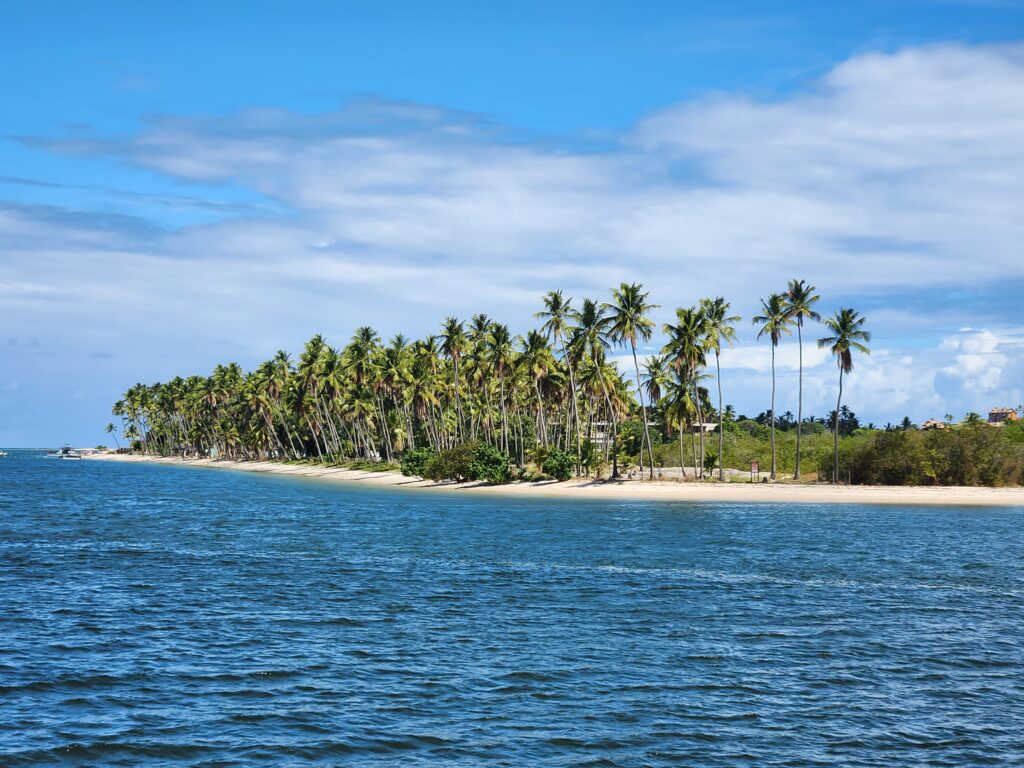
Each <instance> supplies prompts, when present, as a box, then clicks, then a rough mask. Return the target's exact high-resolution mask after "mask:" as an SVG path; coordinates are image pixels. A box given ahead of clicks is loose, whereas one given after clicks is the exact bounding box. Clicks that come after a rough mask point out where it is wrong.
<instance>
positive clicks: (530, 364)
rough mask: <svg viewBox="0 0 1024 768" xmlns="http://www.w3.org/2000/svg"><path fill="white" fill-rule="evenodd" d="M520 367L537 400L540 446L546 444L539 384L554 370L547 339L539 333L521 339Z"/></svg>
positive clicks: (545, 424) (545, 428) (532, 332)
mask: <svg viewBox="0 0 1024 768" xmlns="http://www.w3.org/2000/svg"><path fill="white" fill-rule="evenodd" d="M519 362H520V365H521V366H522V367H523V369H524V371H525V372H526V373H527V375H528V376H529V377H530V380H531V381H532V382H533V391H534V395H535V397H536V399H537V434H538V436H539V437H540V441H539V442H540V444H541V445H546V444H547V423H546V421H545V419H544V398H543V397H541V392H540V382H541V380H542V379H544V378H546V377H547V376H548V374H550V373H551V371H552V370H553V369H554V368H555V359H554V357H553V356H552V355H551V348H550V347H548V339H547V336H545V335H544V334H543V333H540V332H539V331H530V332H529V333H528V334H526V338H525V339H523V352H522V355H521V356H520V360H519Z"/></svg>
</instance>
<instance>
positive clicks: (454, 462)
mask: <svg viewBox="0 0 1024 768" xmlns="http://www.w3.org/2000/svg"><path fill="white" fill-rule="evenodd" d="M421 477H425V478H426V479H427V480H456V481H459V482H463V481H466V480H482V481H483V482H485V483H507V482H509V481H511V480H512V459H511V458H510V457H509V455H508V454H507V453H505V452H504V451H499V450H498V449H497V448H495V447H494V446H492V445H488V444H486V443H460V444H459V445H456V446H455V447H454V448H449V449H448V450H447V451H441V453H439V454H437V455H436V456H434V457H433V458H431V459H429V460H427V462H426V463H425V465H424V467H423V474H422V475H421Z"/></svg>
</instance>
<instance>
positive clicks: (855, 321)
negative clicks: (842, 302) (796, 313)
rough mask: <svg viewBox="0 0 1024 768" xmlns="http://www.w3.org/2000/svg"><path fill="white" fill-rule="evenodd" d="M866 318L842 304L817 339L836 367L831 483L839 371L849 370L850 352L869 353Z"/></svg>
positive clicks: (836, 449)
mask: <svg viewBox="0 0 1024 768" xmlns="http://www.w3.org/2000/svg"><path fill="white" fill-rule="evenodd" d="M866 320H867V318H865V317H863V316H861V315H860V314H858V313H857V311H856V310H854V309H850V308H849V307H844V308H843V309H840V310H839V311H838V312H836V313H835V314H834V315H832V317H830V318H828V319H827V320H825V327H826V328H827V329H828V330H829V331H830V333H831V335H829V336H825V337H823V338H820V339H818V348H819V349H824V348H825V347H828V348H829V351H830V352H831V353H832V355H833V356H834V357H835V358H836V364H837V365H838V366H839V395H838V396H837V397H836V411H835V416H834V417H833V420H832V482H833V483H837V482H839V410H840V404H841V403H842V400H843V374H844V373H850V372H851V371H852V370H853V352H854V351H857V352H860V353H862V354H865V355H870V354H871V350H870V349H868V347H867V342H869V341H871V332H870V331H866V330H864V323H865V321H866Z"/></svg>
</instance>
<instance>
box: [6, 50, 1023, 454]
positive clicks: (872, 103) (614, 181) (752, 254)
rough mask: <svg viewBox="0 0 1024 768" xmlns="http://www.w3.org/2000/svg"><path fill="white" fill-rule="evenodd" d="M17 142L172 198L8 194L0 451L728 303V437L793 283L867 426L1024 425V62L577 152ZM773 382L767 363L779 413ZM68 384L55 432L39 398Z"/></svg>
mask: <svg viewBox="0 0 1024 768" xmlns="http://www.w3.org/2000/svg"><path fill="white" fill-rule="evenodd" d="M20 141H22V142H23V143H25V144H28V145H31V146H32V147H34V148H36V149H37V150H38V151H42V152H45V153H47V154H54V155H68V154H73V155H77V156H80V157H83V158H87V159H94V160H95V161H96V162H105V163H109V162H111V161H113V162H115V163H117V164H118V165H121V166H127V167H130V168H134V169H140V170H141V171H145V172H146V173H148V174H152V175H154V176H156V177H159V178H161V179H164V180H171V181H173V182H174V184H175V185H176V186H177V187H178V188H179V189H180V190H181V193H180V194H174V195H163V194H161V195H155V194H148V193H136V192H133V191H132V190H130V189H119V188H115V187H105V186H102V185H97V186H95V187H94V188H93V189H92V194H94V195H95V201H96V204H95V205H94V206H92V207H89V208H86V207H81V206H79V207H73V206H69V205H63V204H60V203H59V202H55V201H56V200H59V199H60V195H59V192H60V190H57V192H56V193H55V195H54V197H53V199H52V200H47V201H39V200H34V201H33V202H27V201H26V200H25V199H22V198H19V196H18V195H17V190H19V189H21V188H24V187H25V186H26V185H30V184H32V183H33V182H32V181H31V180H29V179H20V178H7V182H8V183H7V186H6V187H4V188H3V190H4V191H5V192H7V193H8V194H7V195H6V199H5V200H0V248H2V252H3V259H2V262H0V296H2V297H3V303H4V306H5V307H6V308H7V313H6V314H7V315H8V318H7V321H6V325H7V329H6V333H5V336H6V337H7V338H6V341H5V343H6V350H7V353H8V354H7V357H8V359H9V360H10V361H12V365H11V366H10V367H9V368H7V369H6V370H5V372H4V379H5V380H3V381H0V409H2V410H0V413H3V414H4V424H3V430H0V442H6V443H8V444H15V443H18V444H26V443H27V442H30V441H31V440H30V436H31V435H37V434H43V435H45V437H46V439H49V440H51V441H52V440H55V439H59V432H58V430H59V429H60V428H61V424H62V423H67V420H68V419H72V418H79V417H77V416H76V417H72V416H69V414H70V413H71V412H72V410H73V409H74V408H78V409H79V411H80V412H81V413H82V414H83V416H81V421H80V422H79V423H78V425H76V426H75V429H76V430H80V431H79V432H78V434H80V435H83V436H85V435H89V436H90V437H91V436H93V435H96V436H97V437H96V438H94V439H98V435H99V430H100V429H101V428H102V424H104V423H106V420H107V414H108V412H109V404H110V403H111V402H112V401H113V399H115V397H116V394H117V393H118V392H120V391H121V390H123V389H125V388H126V387H128V386H130V385H131V384H132V383H134V382H135V381H137V380H142V381H151V380H159V379H166V378H170V377H172V376H174V375H177V374H182V375H186V374H190V373H194V372H204V371H206V370H208V369H209V368H210V367H212V365H213V364H214V363H215V362H220V361H227V360H229V359H230V360H238V361H239V362H241V363H243V365H247V366H250V367H251V366H252V365H254V364H255V363H256V362H257V361H258V360H261V359H264V358H267V357H269V356H271V355H272V354H273V352H274V351H275V350H276V349H277V348H279V347H285V348H289V349H292V350H296V349H297V348H298V347H299V346H301V344H302V342H303V340H304V339H305V338H307V337H309V336H310V335H312V334H313V333H317V332H321V333H324V334H325V335H326V336H327V338H328V340H329V341H331V342H332V343H334V344H337V345H340V344H343V343H345V341H346V340H347V339H348V337H349V335H350V334H351V331H352V330H353V329H354V328H355V327H356V326H357V325H362V324H370V325H372V326H374V327H375V328H376V329H377V330H378V331H379V332H381V333H382V334H384V335H388V334H392V333H395V332H398V331H402V332H404V333H406V334H407V335H425V334H426V333H433V332H435V330H436V327H437V324H438V322H439V321H440V319H441V318H442V317H443V316H444V315H446V314H456V315H459V316H466V315H468V314H470V313H473V312H480V311H483V312H486V313H488V314H490V315H492V316H495V317H497V318H499V319H501V320H503V321H506V322H509V323H510V324H511V325H512V327H513V328H515V329H518V330H525V329H526V328H527V327H529V326H530V323H531V322H532V320H531V314H532V312H533V311H535V310H536V309H537V306H538V303H539V297H540V295H541V294H542V293H543V292H545V291H547V290H549V289H553V288H561V289H564V290H565V291H566V292H567V293H568V294H569V295H571V296H574V297H577V300H578V299H579V298H580V297H582V296H594V297H599V298H604V297H605V296H606V295H607V291H608V288H609V287H610V286H612V285H617V284H618V283H619V282H621V281H639V282H642V283H644V284H645V286H646V287H647V288H648V289H649V290H650V291H651V292H652V296H651V298H652V300H654V301H655V302H657V303H659V304H661V305H662V308H661V309H660V310H659V315H658V317H657V319H658V320H659V322H660V321H664V320H667V319H669V318H670V317H671V312H672V309H673V308H674V307H676V306H682V305H687V304H690V303H694V302H696V301H697V299H698V298H699V297H701V296H705V295H723V296H725V297H726V298H728V299H729V300H730V301H731V302H732V303H733V307H734V309H735V310H736V311H738V312H739V313H740V314H741V315H743V317H744V323H743V325H742V328H741V332H740V337H741V344H740V345H739V347H738V348H737V349H736V350H735V351H731V352H728V353H726V354H725V355H724V356H723V359H722V363H723V367H724V368H725V375H726V376H727V377H728V378H727V379H726V383H725V389H726V400H727V401H729V402H732V403H734V405H735V407H736V409H737V410H738V411H740V412H747V413H756V412H759V411H761V410H764V409H765V408H766V407H767V394H768V390H767V387H768V379H767V376H766V375H765V372H766V369H767V366H768V362H769V350H768V348H767V346H764V345H761V344H757V343H755V341H754V333H753V331H752V329H751V327H750V325H749V320H747V318H749V317H750V316H751V315H753V314H755V313H756V310H757V308H758V302H759V299H760V298H761V297H763V296H765V295H767V294H768V293H769V292H771V291H773V290H780V289H782V288H784V287H785V284H786V282H787V281H788V280H789V279H790V278H794V277H799V278H804V279H807V280H808V281H810V282H812V283H814V284H815V285H816V286H817V287H818V289H819V291H820V292H821V294H822V297H823V298H822V302H821V305H820V306H821V308H822V310H823V311H826V312H830V311H831V310H832V309H835V308H838V307H839V306H841V305H852V306H855V307H857V308H858V309H859V310H861V311H862V312H863V313H864V314H866V315H867V316H868V318H869V325H870V327H871V329H872V330H873V331H874V334H875V341H874V343H873V348H874V354H873V355H872V356H871V357H870V358H865V359H861V360H858V361H857V367H856V369H855V372H854V375H853V376H852V377H851V378H850V380H849V389H848V390H847V391H848V392H849V393H850V394H849V399H848V402H849V404H850V406H851V407H852V408H853V409H854V410H855V411H857V412H858V413H859V414H861V415H862V416H864V417H866V418H869V419H871V420H874V421H876V422H879V423H882V422H885V421H896V420H898V419H899V418H901V417H902V416H903V415H905V414H906V415H910V416H911V417H912V418H913V419H915V420H922V419H924V418H927V417H929V416H941V415H942V414H943V413H946V412H950V413H954V414H958V415H959V414H962V413H964V412H966V411H969V410H976V411H982V410H984V409H987V408H988V407H989V406H995V405H1011V406H1016V405H1018V404H1020V403H1022V402H1024V383H1022V382H1024V355H1022V352H1024V321H1022V318H1021V313H1020V296H1021V289H1022V287H1024V258H1022V253H1021V250H1022V243H1024V215H1022V214H1024V46H1022V45H994V44H993V45H974V46H968V45H934V46H925V47H909V48H903V49H901V50H899V51H896V52H893V53H865V54H861V55H857V56H854V57H853V58H850V59H848V60H846V61H844V62H842V63H840V64H838V65H836V66H835V67H833V68H832V69H830V70H829V71H828V72H826V73H825V74H824V75H823V76H822V77H820V78H818V79H816V80H814V81H813V82H809V83H808V84H807V87H806V88H804V89H801V90H797V91H794V92H792V93H788V94H786V95H782V96H779V97H777V98H775V99H771V100H768V99H756V98H751V97H748V96H744V95H736V94H731V93H727V92H723V93H718V94H715V95H710V96H706V97H702V98H698V99H691V100H687V101H684V102H682V103H679V104H676V105H673V106H670V107H668V108H665V109H662V110H660V111H657V112H654V113H652V114H649V115H647V116H645V117H644V118H643V119H641V120H639V121H638V122H636V123H635V124H634V125H632V126H631V127H630V128H628V129H627V130H625V131H623V132H621V133H620V134H619V135H616V136H608V135H603V136H601V137H600V138H598V139H592V140H581V139H580V137H568V136H551V135H537V134H531V133H528V132H525V131H523V130H521V129H516V128H513V127H510V126H506V125H501V124H498V123H497V122H495V121H494V120H492V119H489V118H487V117H486V116H482V115H476V114H470V113H466V112H460V111H456V110H450V109H446V108H445V107H444V106H443V105H424V104H412V103H405V102H394V101H387V100H382V99H361V100H355V101H351V102H348V103H347V104H345V105H344V106H342V107H341V108H339V109H337V110H336V111H333V112H327V113H301V112H297V111H292V110H285V109H251V110H246V111H241V112H237V113H234V114H230V115H226V116H198V115H187V114H178V115H158V116H154V117H151V118H149V119H148V120H147V121H146V122H145V124H144V126H143V127H142V128H141V129H140V130H138V131H134V132H131V133H127V134H120V135H110V134H103V133H100V132H97V131H94V130H89V129H75V130H73V131H70V132H66V133H64V134H60V135H47V136H33V137H21V139H20ZM11 190H14V193H13V194H12V193H11ZM817 335H818V334H817V332H816V329H815V328H813V327H812V328H811V329H809V330H808V331H807V333H806V336H807V337H808V338H812V339H813V338H816V336H817ZM658 346H660V343H659V345H658ZM649 351H652V352H653V351H657V347H652V348H651V349H650V350H649ZM795 355H796V350H795V343H793V342H791V341H790V340H788V339H787V340H784V341H783V346H782V348H781V349H780V352H779V358H778V365H779V368H780V373H781V377H780V405H779V410H780V411H783V410H785V409H786V408H787V407H792V408H793V409H794V410H795V397H796V395H795V387H792V386H789V384H788V381H789V380H790V379H794V380H795V378H794V377H795ZM805 355H806V363H807V365H808V373H807V378H806V380H805V381H806V383H805V388H806V390H805V391H806V395H805V398H806V403H807V405H805V411H810V412H815V413H819V414H824V413H825V412H826V411H827V410H828V409H829V408H830V407H831V406H830V403H831V402H832V401H833V399H834V366H833V364H832V363H831V361H830V360H829V359H828V357H827V354H825V353H821V352H818V351H817V350H814V351H806V352H805ZM62 379H63V380H64V381H66V382H68V383H67V384H66V386H64V387H63V389H64V390H66V392H67V398H68V401H67V403H66V404H65V403H60V402H54V401H53V392H54V389H53V387H52V386H50V385H49V384H48V382H52V381H55V380H62ZM43 393H50V394H48V395H46V396H45V397H44V396H43ZM86 420H88V422H87V421H86ZM86 423H88V424H89V425H92V424H95V425H96V426H95V427H92V426H85V425H86ZM40 425H42V428H41V426H40ZM86 430H91V431H86Z"/></svg>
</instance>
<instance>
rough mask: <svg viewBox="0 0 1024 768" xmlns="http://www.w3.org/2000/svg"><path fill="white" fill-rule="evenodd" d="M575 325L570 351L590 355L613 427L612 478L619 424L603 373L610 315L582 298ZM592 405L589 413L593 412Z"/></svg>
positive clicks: (616, 467) (616, 472)
mask: <svg viewBox="0 0 1024 768" xmlns="http://www.w3.org/2000/svg"><path fill="white" fill-rule="evenodd" d="M572 317H573V320H574V321H575V325H574V327H573V329H572V332H571V336H570V340H569V353H570V354H572V355H576V356H578V357H580V358H582V357H583V356H584V355H588V356H589V357H590V364H591V367H592V369H593V370H592V371H591V373H592V374H593V376H592V379H593V380H596V381H597V383H598V389H599V390H600V392H601V396H602V398H603V399H604V402H605V410H606V413H607V417H608V421H609V422H610V423H611V428H612V446H611V448H612V478H613V479H614V478H617V477H618V476H619V446H618V442H619V423H618V418H617V416H616V413H617V412H616V411H615V410H614V408H613V407H612V400H611V394H610V392H609V390H608V385H607V382H606V380H605V376H604V375H603V373H602V369H603V368H604V364H605V363H604V356H605V352H606V351H607V349H608V346H609V345H608V335H609V334H608V325H609V322H610V318H609V317H608V316H607V315H606V314H605V311H604V307H602V306H601V305H599V304H598V303H597V302H596V301H594V300H593V299H584V300H583V305H582V306H581V307H580V309H579V311H578V312H576V311H574V312H573V315H572ZM593 410H594V409H593V408H592V409H591V413H592V414H593ZM605 438H606V440H605V445H607V431H606V432H605Z"/></svg>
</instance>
